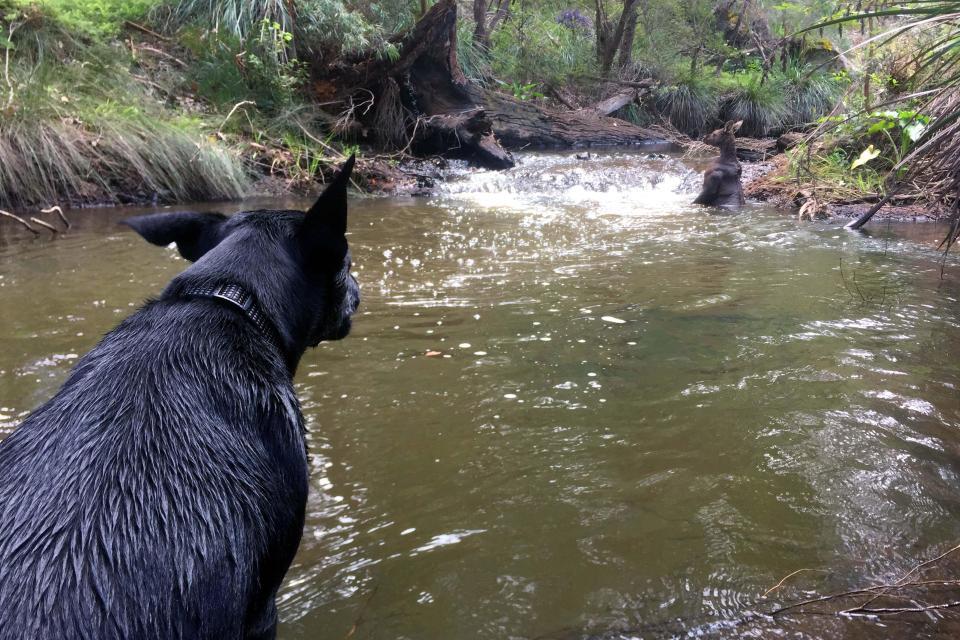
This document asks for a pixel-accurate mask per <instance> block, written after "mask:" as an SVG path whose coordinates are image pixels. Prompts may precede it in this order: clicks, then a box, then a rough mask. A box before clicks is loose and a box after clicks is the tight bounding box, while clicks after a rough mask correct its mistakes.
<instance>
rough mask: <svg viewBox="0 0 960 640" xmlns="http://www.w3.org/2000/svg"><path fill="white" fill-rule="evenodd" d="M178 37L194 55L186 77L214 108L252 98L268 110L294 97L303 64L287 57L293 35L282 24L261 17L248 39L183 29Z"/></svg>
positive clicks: (228, 106) (300, 80)
mask: <svg viewBox="0 0 960 640" xmlns="http://www.w3.org/2000/svg"><path fill="white" fill-rule="evenodd" d="M181 41H182V42H183V43H184V44H185V45H186V46H188V47H189V48H190V49H191V51H192V52H193V54H194V56H195V57H196V63H195V64H193V65H191V68H190V70H189V74H188V75H189V78H190V80H191V81H192V83H193V84H194V85H195V86H196V90H197V94H198V95H200V96H201V97H203V98H205V99H206V100H209V101H210V102H211V103H213V104H214V105H216V106H218V107H221V108H223V107H225V108H230V106H232V105H234V104H236V103H238V102H242V101H244V100H252V101H254V102H256V104H257V106H258V107H259V108H261V109H264V110H266V111H276V110H278V109H280V108H281V107H283V106H284V105H287V104H289V103H291V102H293V100H294V98H295V96H296V92H297V90H298V89H299V87H300V86H301V85H302V83H303V81H304V80H305V78H306V68H305V67H304V65H302V64H301V63H300V62H299V61H297V60H296V59H291V58H290V57H289V56H288V54H287V48H288V47H289V46H290V45H291V43H292V41H293V35H292V34H291V33H290V32H289V31H285V30H283V28H282V26H281V25H280V23H277V22H270V21H268V20H263V21H261V23H260V30H259V32H258V33H257V34H256V35H255V36H250V37H249V38H247V40H246V41H242V40H240V39H239V38H238V37H237V36H234V35H232V34H229V33H218V32H210V31H199V30H196V29H191V30H187V31H186V32H184V34H183V35H182V38H181Z"/></svg>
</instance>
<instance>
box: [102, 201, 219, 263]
mask: <svg viewBox="0 0 960 640" xmlns="http://www.w3.org/2000/svg"><path fill="white" fill-rule="evenodd" d="M226 220H227V216H225V215H223V214H222V213H214V212H209V213H193V212H178V213H151V214H149V215H145V216H136V217H134V218H127V219H126V220H122V221H121V222H120V224H125V225H127V226H128V227H130V228H131V229H133V230H134V231H136V232H137V233H139V234H140V235H141V236H143V238H144V239H145V240H146V241H147V242H150V243H152V244H155V245H159V246H161V247H165V246H167V245H168V244H170V243H171V242H176V243H177V250H178V251H179V252H180V255H182V256H183V257H184V258H186V259H187V260H190V261H191V262H194V261H196V260H199V259H200V258H201V257H202V256H203V254H205V253H206V252H207V251H210V249H213V248H214V247H215V246H217V244H218V243H219V242H220V240H222V239H223V223H224V222H226Z"/></svg>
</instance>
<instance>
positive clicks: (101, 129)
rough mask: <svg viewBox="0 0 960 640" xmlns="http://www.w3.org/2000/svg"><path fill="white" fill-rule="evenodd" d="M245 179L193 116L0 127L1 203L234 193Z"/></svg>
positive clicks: (100, 117)
mask: <svg viewBox="0 0 960 640" xmlns="http://www.w3.org/2000/svg"><path fill="white" fill-rule="evenodd" d="M248 184H249V180H248V178H247V176H246V172H245V171H244V168H243V165H242V163H241V162H240V160H239V158H238V157H237V156H236V155H235V154H233V153H232V152H230V151H228V150H227V149H225V148H223V147H222V146H220V145H218V144H215V143H213V142H210V141H208V140H206V139H205V137H204V136H203V135H202V134H201V133H200V131H199V130H198V128H197V126H196V123H191V122H177V121H164V120H160V119H157V118H155V117H151V116H148V115H147V114H141V113H135V112H123V111H119V110H118V111H105V112H102V113H98V114H94V115H93V116H92V119H91V121H86V122H81V121H78V120H63V121H57V120H46V121H39V122H31V123H26V122H23V121H20V122H15V123H12V124H11V123H4V124H3V126H0V204H2V208H24V207H31V206H41V205H42V206H49V205H51V204H58V203H75V204H76V203H83V202H89V201H103V200H106V201H119V200H120V199H121V197H123V198H127V197H133V198H136V199H144V200H150V199H153V198H157V199H159V200H161V201H164V202H188V201H198V200H211V199H219V200H223V199H236V198H240V197H242V196H243V195H244V193H245V192H246V189H247V187H248Z"/></svg>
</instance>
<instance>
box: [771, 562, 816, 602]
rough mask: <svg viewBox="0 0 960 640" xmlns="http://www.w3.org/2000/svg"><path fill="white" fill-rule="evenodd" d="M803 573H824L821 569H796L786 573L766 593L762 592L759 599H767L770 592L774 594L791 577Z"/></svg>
mask: <svg viewBox="0 0 960 640" xmlns="http://www.w3.org/2000/svg"><path fill="white" fill-rule="evenodd" d="M804 571H818V572H824V571H823V569H797V570H796V571H794V572H793V573H788V574H787V575H785V576H784V577H783V579H782V580H781V581H780V582H778V583H777V584H775V585H773V586H772V587H770V588H769V589H767V590H766V591H764V592H763V595H762V596H760V597H761V598H766V597H767V596H768V595H770V594H771V593H772V592H774V591H776V590H777V589H779V588H780V587H782V586H783V583H784V582H786V581H787V580H789V579H790V578H792V577H793V576H795V575H797V574H798V573H803V572H804ZM824 573H825V572H824Z"/></svg>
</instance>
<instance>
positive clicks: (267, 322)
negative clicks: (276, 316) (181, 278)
mask: <svg viewBox="0 0 960 640" xmlns="http://www.w3.org/2000/svg"><path fill="white" fill-rule="evenodd" d="M181 295H183V296H185V297H189V298H207V299H211V300H220V301H221V302H224V303H225V304H227V305H229V306H230V307H231V308H233V309H235V310H236V311H237V312H238V313H242V314H243V315H245V316H246V317H247V318H248V319H249V320H250V321H251V322H252V323H253V324H254V326H255V327H257V329H258V330H259V331H260V333H262V334H263V335H265V336H266V337H267V339H268V340H270V342H271V343H272V344H273V345H274V346H275V347H277V348H280V349H282V348H283V338H282V337H281V336H280V333H279V332H278V331H277V327H276V325H275V324H274V322H273V321H272V320H271V319H270V317H269V316H268V315H267V313H266V312H265V311H264V310H263V307H261V306H260V303H259V302H258V301H257V297H256V295H254V294H253V293H252V292H251V291H248V290H247V289H246V288H244V287H243V286H241V285H239V284H235V283H223V284H219V285H204V286H201V285H194V286H190V287H186V288H185V289H184V291H183V293H182V294H181Z"/></svg>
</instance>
